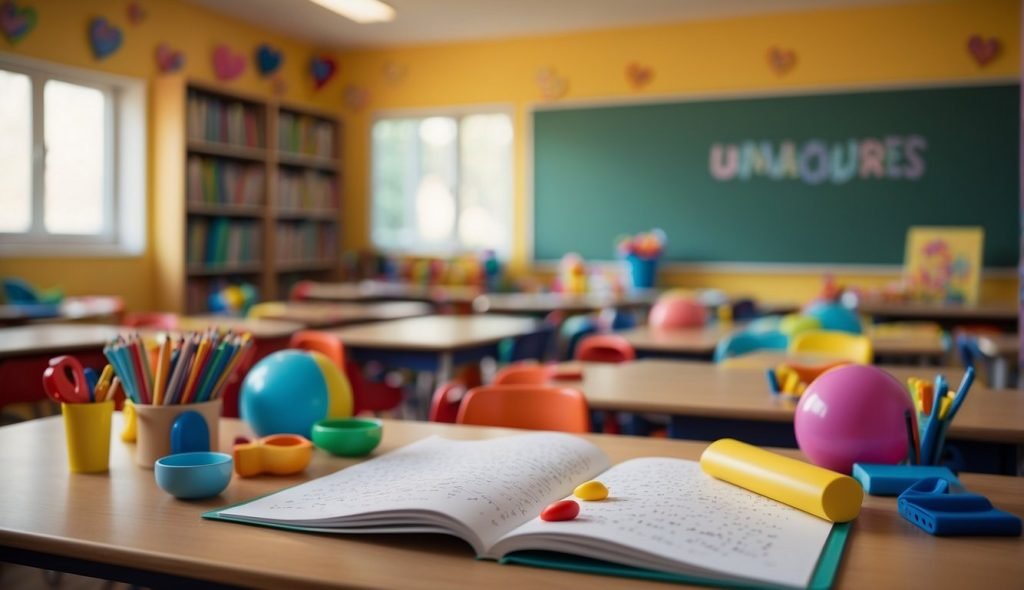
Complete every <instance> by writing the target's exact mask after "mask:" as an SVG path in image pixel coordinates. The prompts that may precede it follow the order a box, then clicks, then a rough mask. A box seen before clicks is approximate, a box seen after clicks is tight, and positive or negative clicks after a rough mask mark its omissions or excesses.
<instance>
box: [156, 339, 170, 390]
mask: <svg viewBox="0 0 1024 590" xmlns="http://www.w3.org/2000/svg"><path fill="white" fill-rule="evenodd" d="M170 360H171V339H170V338H165V339H164V341H163V343H162V344H160V354H159V356H158V357H157V364H156V381H155V383H153V405H155V406H160V405H163V403H164V388H165V387H166V386H167V369H168V367H169V366H170Z"/></svg>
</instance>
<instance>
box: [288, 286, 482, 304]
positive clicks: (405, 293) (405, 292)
mask: <svg viewBox="0 0 1024 590" xmlns="http://www.w3.org/2000/svg"><path fill="white" fill-rule="evenodd" d="M477 295H480V289H479V288H478V287H471V286H445V285H417V284H413V283H389V282H386V281H360V282H358V283H351V282H350V283H318V282H314V283H312V284H311V285H310V286H309V289H308V290H307V291H306V292H305V295H304V296H305V298H306V299H315V300H320V301H363V302H366V301H386V300H404V301H423V302H426V303H462V304H469V303H472V302H473V299H475V298H476V297H477Z"/></svg>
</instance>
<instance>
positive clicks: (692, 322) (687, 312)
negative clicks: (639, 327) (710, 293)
mask: <svg viewBox="0 0 1024 590" xmlns="http://www.w3.org/2000/svg"><path fill="white" fill-rule="evenodd" d="M707 321H708V310H707V308H705V307H704V305H702V304H701V303H700V302H699V301H697V300H695V299H689V298H687V297H662V298H661V299H659V300H658V302H657V303H655V304H654V307H653V308H651V313H650V315H648V316H647V323H648V324H649V325H650V326H651V327H652V328H661V329H665V330H675V329H679V328H699V327H701V326H703V325H704V324H705V323H707Z"/></svg>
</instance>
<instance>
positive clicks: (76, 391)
mask: <svg viewBox="0 0 1024 590" xmlns="http://www.w3.org/2000/svg"><path fill="white" fill-rule="evenodd" d="M43 389H44V390H45V391H46V395H48V396H50V399H52V400H53V401H55V402H58V403H66V404H84V403H88V402H89V401H90V400H89V382H88V381H87V380H86V379H85V370H84V369H82V363H80V362H78V359H76V358H75V357H73V356H58V357H55V358H52V359H50V366H49V367H47V368H46V370H45V371H43Z"/></svg>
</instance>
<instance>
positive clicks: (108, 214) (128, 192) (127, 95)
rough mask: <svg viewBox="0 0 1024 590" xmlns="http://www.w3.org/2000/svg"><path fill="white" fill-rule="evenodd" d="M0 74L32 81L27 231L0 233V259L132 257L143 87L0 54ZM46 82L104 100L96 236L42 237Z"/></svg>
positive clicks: (139, 232)
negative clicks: (99, 228)
mask: <svg viewBox="0 0 1024 590" xmlns="http://www.w3.org/2000/svg"><path fill="white" fill-rule="evenodd" d="M0 69H2V70H7V71H10V72H16V73H19V74H24V75H26V76H28V77H29V78H30V79H31V83H32V191H31V198H32V222H31V226H30V228H29V230H28V231H27V232H0V256H3V257H14V256H59V257H97V256H139V255H141V254H143V253H144V251H145V246H146V244H145V242H146V165H147V162H146V83H145V81H144V80H141V79H137V78H129V77H125V76H117V75H114V74H107V73H103V72H95V71H92V70H85V69H81V68H73V67H70V66H65V65H60V64H55V63H52V62H47V61H43V60H38V59H33V58H28V57H22V56H16V55H13V54H10V53H0ZM48 80H57V81H61V82H67V83H70V84H76V85H79V86H85V87H89V88H95V89H96V90H99V91H100V92H102V93H103V95H104V98H105V100H104V104H105V105H106V109H107V112H106V113H105V114H106V117H107V121H108V124H107V125H106V128H105V130H104V131H105V133H106V138H105V139H106V141H105V149H106V154H105V156H106V157H105V158H104V162H105V164H106V166H107V170H106V171H105V173H104V175H103V176H104V186H103V191H104V199H103V203H104V211H103V230H102V232H101V233H98V234H85V235H78V234H60V233H50V232H47V231H46V228H45V224H44V215H45V211H44V208H43V199H44V194H45V187H44V176H45V169H44V167H45V152H44V150H45V145H44V122H43V116H44V114H43V113H44V112H45V111H44V104H43V95H44V92H45V84H46V82H47V81H48Z"/></svg>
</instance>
